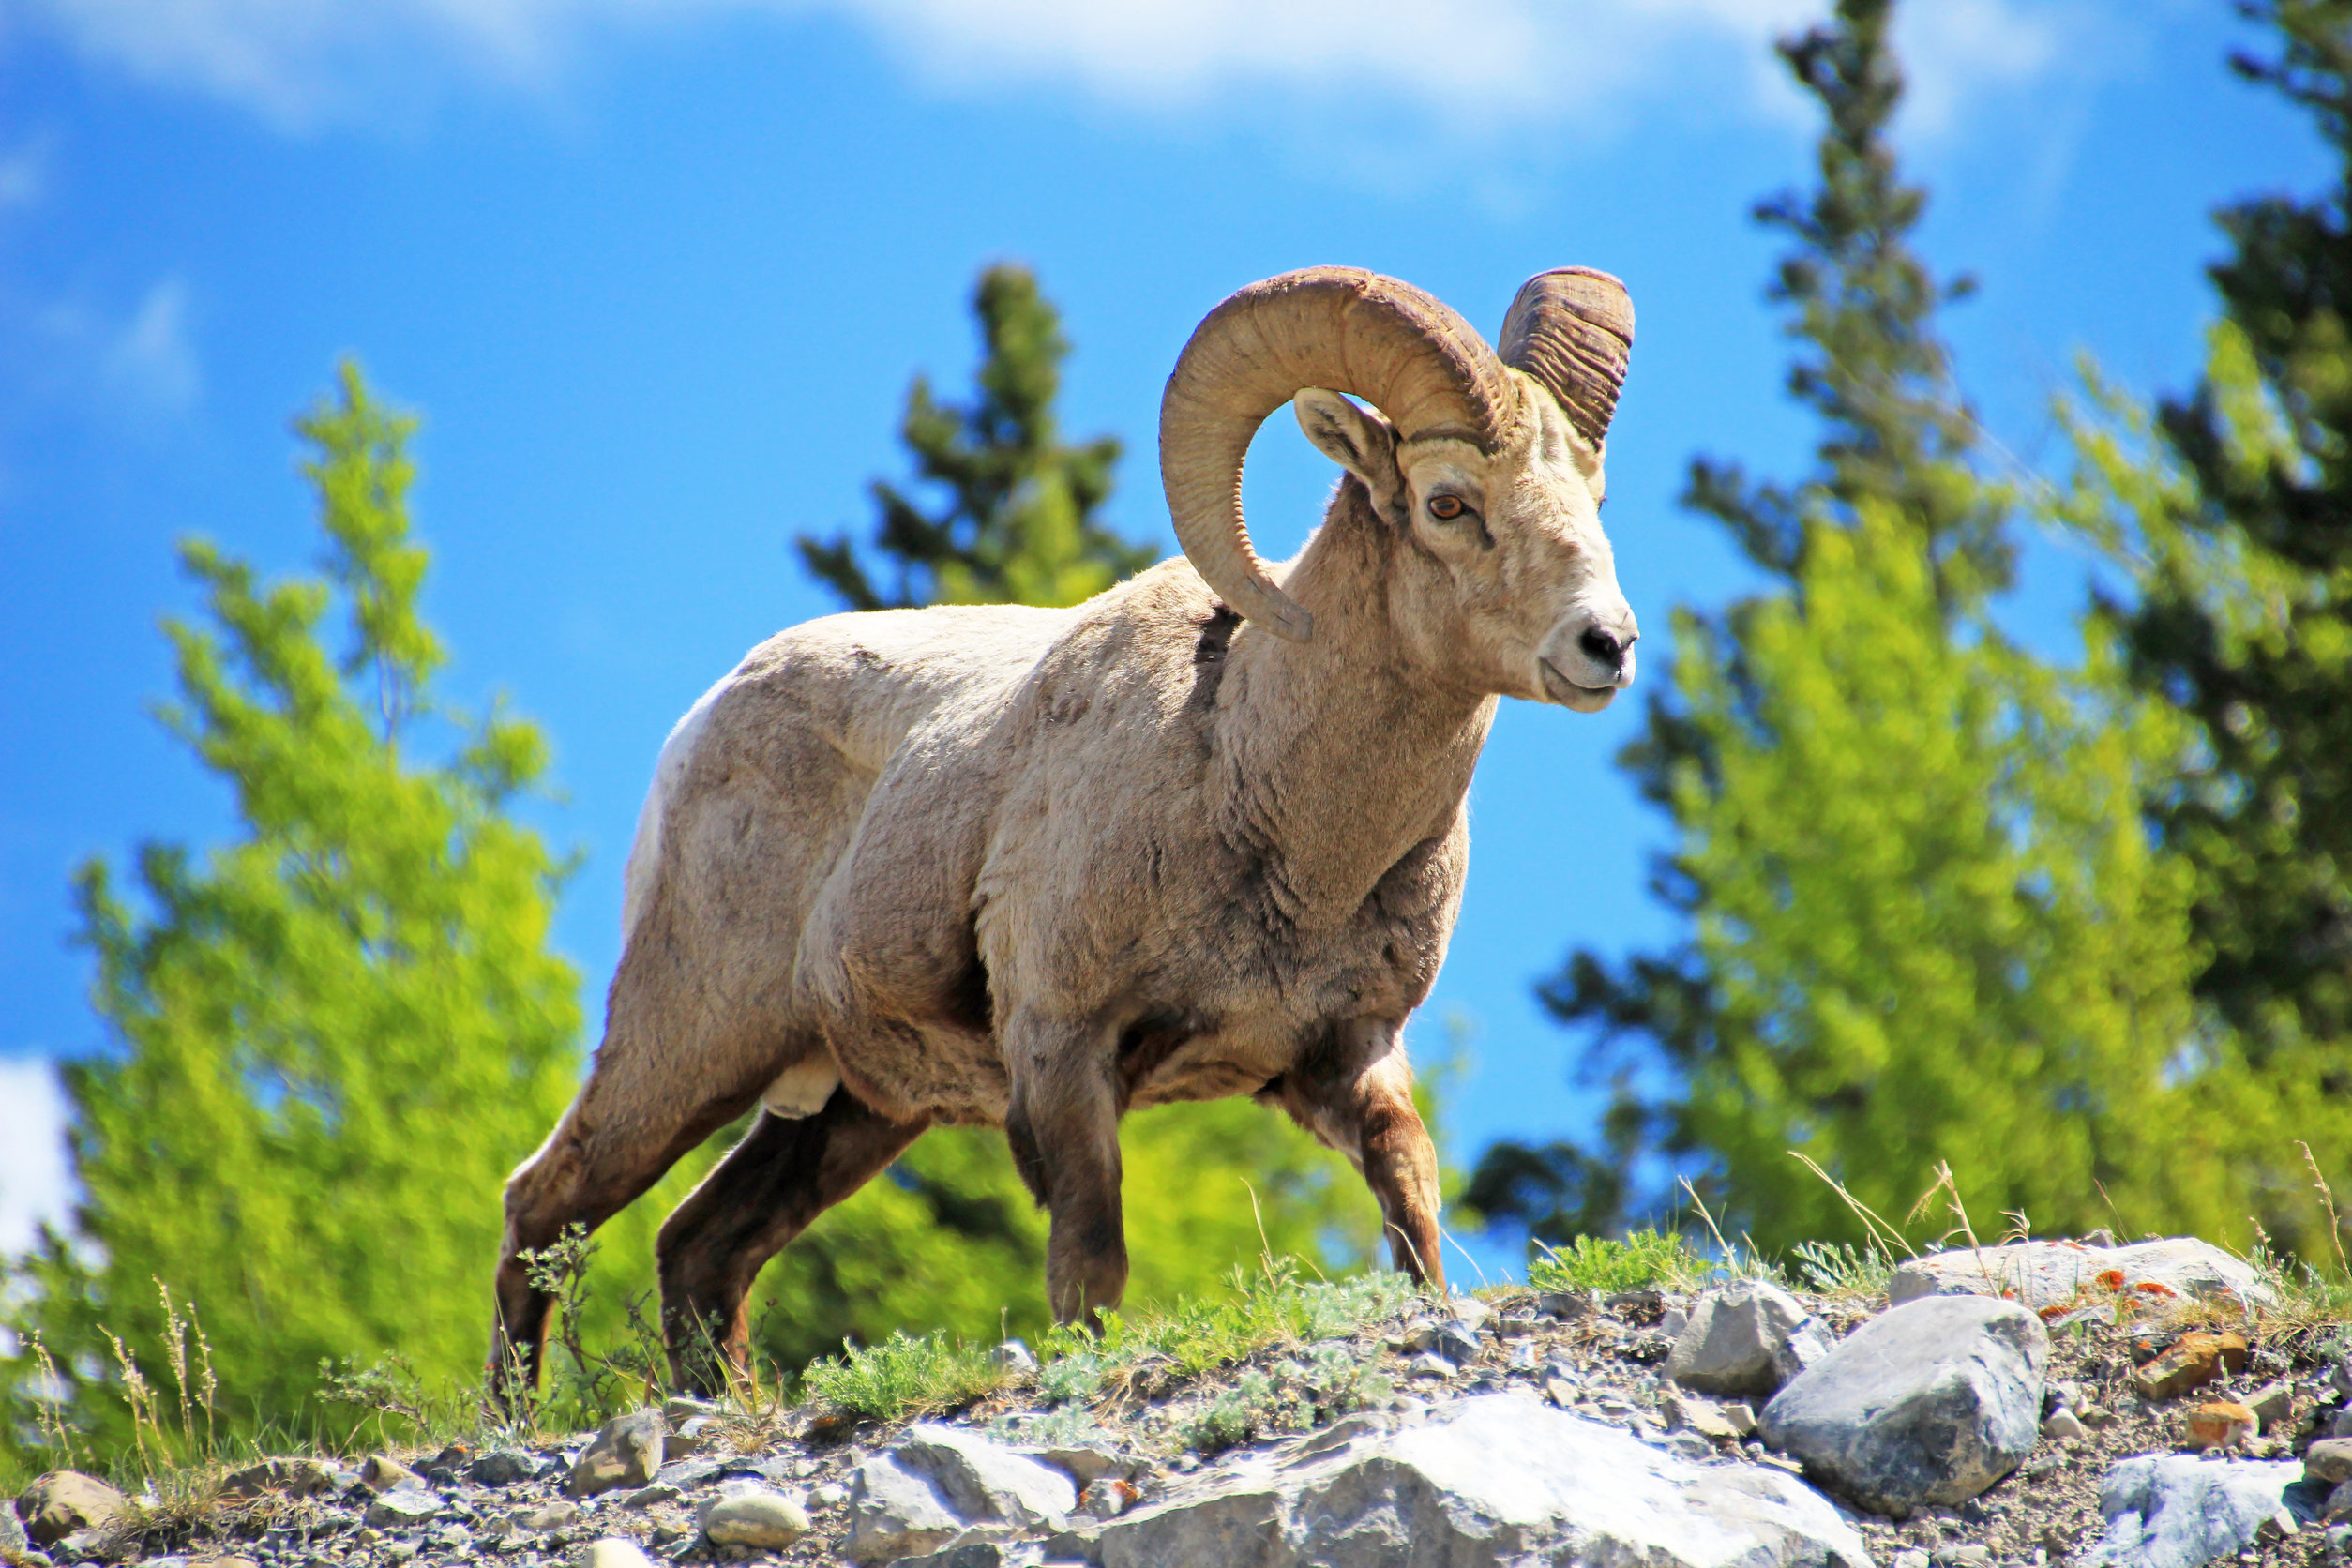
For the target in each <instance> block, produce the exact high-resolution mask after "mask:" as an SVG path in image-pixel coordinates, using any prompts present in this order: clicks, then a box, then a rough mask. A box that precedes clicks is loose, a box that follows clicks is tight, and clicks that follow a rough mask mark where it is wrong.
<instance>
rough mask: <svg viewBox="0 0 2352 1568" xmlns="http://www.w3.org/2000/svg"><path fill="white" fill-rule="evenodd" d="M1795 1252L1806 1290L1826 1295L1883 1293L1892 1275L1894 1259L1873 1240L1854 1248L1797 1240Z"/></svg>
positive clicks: (1875, 1294) (1799, 1273)
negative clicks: (1861, 1246) (1858, 1248)
mask: <svg viewBox="0 0 2352 1568" xmlns="http://www.w3.org/2000/svg"><path fill="white" fill-rule="evenodd" d="M1795 1254H1796V1269H1797V1274H1798V1276H1799V1277H1800V1278H1802V1280H1803V1281H1804V1285H1805V1289H1809V1290H1817V1291H1818V1292H1820V1293H1821V1294H1822V1295H1825V1296H1853V1297H1866V1296H1883V1295H1885V1294H1886V1293H1887V1285H1888V1282H1889V1281H1890V1280H1892V1278H1893V1277H1894V1259H1892V1258H1889V1257H1888V1256H1887V1254H1886V1250H1885V1249H1884V1248H1883V1247H1880V1246H1878V1245H1877V1244H1875V1243H1874V1244H1871V1245H1869V1246H1865V1247H1863V1248H1862V1249H1861V1250H1859V1251H1857V1250H1856V1249H1855V1248H1853V1247H1852V1246H1848V1245H1844V1244H1839V1245H1834V1246H1833V1245H1832V1244H1830V1243H1828V1242H1799V1243H1798V1244H1797V1245H1796V1248H1795Z"/></svg>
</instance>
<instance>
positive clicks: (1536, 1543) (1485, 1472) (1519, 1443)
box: [1100, 1390, 1870, 1568]
mask: <svg viewBox="0 0 2352 1568" xmlns="http://www.w3.org/2000/svg"><path fill="white" fill-rule="evenodd" d="M1100 1546H1101V1560H1102V1562H1103V1564H1104V1565H1105V1568H1147V1565H1148V1568H1162V1565H1165V1564H1173V1563H1184V1564H1191V1563H1203V1564H1207V1563H1218V1564H1228V1563H1230V1564H1240V1563H1248V1564H1256V1565H1267V1568H1272V1565H1276V1564H1279V1565H1283V1568H1291V1565H1296V1564H1304V1563H1319V1564H1349V1565H1355V1564H1365V1565H1369V1564H1381V1565H1396V1568H1422V1565H1436V1564H1440V1563H1442V1564H1444V1565H1446V1568H1499V1565H1501V1564H1518V1563H1534V1562H1546V1561H1557V1562H1568V1561H1576V1562H1594V1563H1599V1562H1629V1563H1630V1562H1639V1563H1642V1564H1643V1565H1644V1568H1700V1565H1702V1564H1703V1565H1706V1568H1733V1565H1735V1564H1737V1565H1744V1564H1751V1563H1753V1564H1757V1565H1762V1564H1772V1565H1774V1568H1865V1565H1866V1564H1867V1563H1868V1562H1869V1560H1870V1559H1869V1557H1868V1555H1867V1554H1866V1553H1865V1551H1864V1549H1863V1546H1862V1539H1861V1537H1860V1536H1859V1535H1857V1534H1856V1533H1855V1532H1854V1530H1852V1528H1851V1527H1849V1526H1848V1525H1847V1524H1846V1523H1844V1522H1843V1521H1842V1520H1840V1519H1839V1518H1838V1516H1837V1512H1836V1510H1835V1509H1834V1508H1833V1507H1832V1505H1831V1504H1830V1503H1829V1501H1828V1500H1826V1499H1824V1498H1822V1497H1820V1496H1818V1495H1817V1494H1816V1493H1814V1492H1812V1491H1810V1490H1808V1489H1807V1488H1806V1487H1805V1486H1804V1485H1802V1483H1800V1482H1798V1481H1797V1480H1795V1479H1794V1478H1793V1477H1790V1476H1787V1475H1784V1474H1781V1473H1779V1472H1778V1471H1774V1470H1767V1469H1765V1468H1764V1467H1761V1466H1748V1465H1723V1464H1705V1465H1701V1464H1694V1463H1692V1462H1691V1461H1689V1460H1687V1459H1682V1458H1679V1457H1677V1456H1675V1455H1671V1454H1667V1453H1664V1452H1661V1451H1660V1450H1657V1449H1654V1448H1651V1447H1647V1446H1645V1445H1644V1444H1642V1443H1639V1442H1636V1440H1634V1439H1632V1438H1631V1437H1628V1436H1627V1435H1626V1434H1624V1433H1622V1432H1620V1431H1616V1430H1613V1429H1611V1428H1609V1427H1607V1426H1604V1425H1600V1424H1599V1423H1597V1422H1592V1421H1589V1420H1585V1419H1583V1418H1581V1417H1578V1416H1574V1415H1569V1414H1566V1413H1564V1412H1562V1411H1560V1410H1552V1409H1549V1408H1548V1407H1546V1406H1545V1405H1544V1404H1543V1403H1542V1402H1540V1401H1538V1400H1537V1399H1535V1398H1533V1397H1532V1396H1530V1395H1528V1394H1525V1393H1523V1392H1519V1391H1515V1390H1514V1391H1509V1392H1504V1393H1499V1394H1489V1395H1475V1396H1472V1397H1470V1398H1466V1399H1460V1400H1455V1401H1450V1402H1448V1403H1445V1404H1441V1405H1440V1406H1438V1407H1437V1408H1436V1409H1434V1410H1431V1411H1430V1412H1429V1413H1428V1415H1427V1416H1426V1418H1425V1419H1424V1420H1422V1421H1420V1422H1417V1423H1410V1424H1407V1423H1403V1422H1400V1421H1398V1420H1397V1419H1395V1418H1394V1417H1388V1416H1356V1417H1352V1418H1350V1419H1349V1421H1348V1422H1346V1423H1343V1424H1342V1425H1340V1426H1338V1427H1334V1428H1333V1429H1331V1430H1329V1431H1326V1432H1321V1433H1318V1434H1315V1435H1314V1436H1311V1437H1307V1438H1304V1439H1301V1440H1296V1441H1294V1442H1291V1443H1289V1444H1286V1445H1284V1446H1282V1447H1280V1448H1277V1449H1274V1450H1272V1451H1270V1452H1266V1453H1259V1454H1252V1455H1245V1456H1244V1457H1242V1458H1240V1459H1238V1460H1235V1461H1230V1462H1229V1463H1226V1464H1222V1465H1218V1466H1215V1467H1214V1468H1211V1469H1207V1470H1201V1471H1199V1473H1197V1474H1195V1475H1192V1476H1188V1477H1185V1478H1184V1479H1183V1480H1181V1481H1177V1482H1174V1483H1172V1484H1171V1485H1170V1486H1169V1488H1168V1495H1167V1497H1166V1498H1165V1499H1164V1500H1158V1501H1154V1502H1151V1503H1147V1504H1145V1505H1143V1506H1141V1507H1139V1508H1137V1509H1136V1510H1134V1511H1133V1512H1132V1513H1129V1514H1128V1515H1126V1516H1125V1517H1123V1518H1121V1519H1118V1520H1115V1521H1113V1522H1111V1523H1109V1524H1108V1525H1106V1526H1104V1528H1103V1531H1102V1535H1101V1538H1100Z"/></svg>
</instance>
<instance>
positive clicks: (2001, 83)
mask: <svg viewBox="0 0 2352 1568" xmlns="http://www.w3.org/2000/svg"><path fill="white" fill-rule="evenodd" d="M2087 3H2088V0H1932V3H1919V4H1914V5H1912V6H1909V7H1907V8H1905V11H1904V12H1903V13H1902V21H1901V22H1900V23H1899V27H1900V32H1901V35H1902V37H1903V40H1904V41H1905V42H1906V43H1907V45H1908V46H1909V47H1908V49H1907V53H1908V55H1909V58H1910V60H1911V68H1912V73H1913V76H1914V79H1915V82H1916V86H1917V93H1916V103H1917V106H1918V110H1919V113H1917V115H1916V116H1915V119H1916V120H1917V122H1918V123H1919V124H1921V125H1922V126H1925V127H1930V128H1934V127H1940V126H1943V125H1947V124H1949V123H1951V121H1952V118H1953V116H1954V115H1955V114H1956V113H1958V111H1959V108H1960V106H1961V105H1962V104H1964V103H1965V102H1966V101H1967V100H1968V98H1971V97H1972V96H1974V95H1975V94H1977V93H1978V92H1979V91H1981V90H1983V89H1984V88H1987V87H1992V88H1999V87H2006V86H2013V85H2015V84H2017V83H2021V82H2024V81H2027V80H2029V79H2031V78H2032V77H2034V76H2035V75H2036V74H2038V73H2040V72H2042V71H2043V70H2045V69H2047V68H2049V67H2050V65H2051V64H2052V62H2053V61H2054V60H2056V59H2057V58H2058V55H2059V53H2060V49H2059V45H2060V39H2061V37H2062V35H2063V34H2064V33H2065V32H2066V31H2068V30H2069V29H2070V28H2071V27H2072V26H2073V24H2074V23H2076V22H2078V21H2079V20H2080V18H2081V16H2082V15H2083V14H2084V12H2083V9H2082V8H2083V6H2084V5H2086V4H2087ZM23 4H25V5H26V6H27V7H28V13H27V14H29V15H32V16H35V17H38V18H39V19H41V21H42V22H43V23H45V24H46V25H47V26H48V27H49V28H51V29H52V30H53V31H55V32H57V33H60V34H62V35H63V36H64V37H66V38H68V39H69V40H70V41H71V42H72V43H73V44H75V45H76V46H78V47H79V49H80V50H81V51H82V52H83V53H84V54H86V55H87V56H89V57H91V58H93V59H95V60H99V61H103V62H105V63H107V64H109V65H111V66H113V67H116V68H122V69H125V70H128V72H130V73H131V74H133V75H135V76H138V77H141V78H143V79H145V80H148V81H151V82H155V83H163V84H168V85H172V86H175V87H180V88H188V89H194V90H196V91H199V92H203V93H206V94H209V95H212V96H214V97H217V98H222V99H225V100H228V101H230V102H234V103H236V104H239V105H241V106H243V107H245V108H248V109H249V110H251V111H253V112H255V113H260V114H261V115H263V116H264V117H265V118H266V119H268V120H269V121H271V122H272V123H275V124H277V125H279V126H280V127H283V128H307V127H311V126H315V125H318V124H321V123H324V122H335V121H349V120H354V119H362V120H364V119H367V118H369V117H374V116H380V115H382V114H383V113H386V112H387V111H388V112H393V113H398V112H399V111H400V109H403V108H406V107H409V106H410V105H411V104H413V102H414V101H415V99H416V98H418V96H419V95H420V94H430V92H431V91H432V90H434V89H435V87H436V86H446V85H449V84H453V83H460V82H467V81H471V82H473V83H490V84H493V85H497V86H500V87H505V88H520V89H523V90H526V91H545V90H548V89H550V88H553V87H555V86H558V85H560V83H562V81H563V80H564V77H565V71H566V68H568V67H569V66H570V65H571V64H572V63H573V62H574V61H575V60H577V59H578V58H579V57H580V54H581V53H582V52H583V51H584V50H586V49H588V48H589V47H591V46H592V45H593V44H594V43H595V42H596V40H598V39H599V38H611V37H612V36H613V35H615V34H619V33H626V32H631V31H641V30H645V29H652V28H673V27H678V26H683V25H690V24H693V23H698V22H701V21H704V20H708V19H711V18H714V17H718V16H722V15H727V14H734V13H743V12H765V13H768V14H771V15H774V16H777V17H780V18H785V19H791V18H797V17H809V16H815V15H829V16H835V17H839V18H842V19H844V20H847V21H849V22H851V23H855V24H861V25H863V26H865V27H867V29H869V30H871V31H872V32H874V33H875V34H877V35H879V36H880V37H881V38H882V39H884V40H885V42H886V43H887V45H888V46H889V47H890V48H891V49H893V50H894V51H895V52H896V53H898V54H899V55H900V56H901V57H902V58H904V59H905V60H906V61H907V62H909V63H910V64H911V65H912V67H913V68H916V69H917V70H918V71H920V72H922V73H923V74H924V75H926V76H927V77H928V78H931V79H933V80H935V81H941V82H944V83H952V84H954V85H956V86H957V87H959V88H973V87H977V88H981V89H984V90H985V89H988V88H991V87H998V86H1003V85H1045V86H1048V87H1054V88H1062V89H1069V90H1075V91H1076V92H1078V93H1079V94H1081V95H1083V96H1085V97H1087V98H1093V99H1095V100H1097V101H1102V102H1107V103H1109V104H1112V105H1117V106H1131V107H1140V108H1152V109H1159V110H1166V109H1170V108H1183V107H1185V106H1190V105H1198V104H1202V103H1207V102H1211V101H1213V100H1218V101H1222V100H1230V101H1241V100H1243V99H1244V98H1249V99H1253V100H1254V99H1256V98H1259V97H1260V96H1262V95H1265V94H1267V93H1269V92H1271V93H1272V94H1274V95H1275V96H1276V97H1278V98H1281V97H1297V98H1306V99H1308V100H1321V99H1329V98H1334V97H1337V96H1341V95H1344V96H1346V97H1348V98H1354V99H1358V100H1362V99H1364V98H1370V99H1373V100H1377V102H1378V103H1379V104H1380V106H1382V107H1387V108H1392V109H1393V108H1396V107H1403V108H1406V109H1408V110H1410V111H1411V112H1413V113H1415V114H1416V116H1417V117H1418V118H1419V119H1420V120H1422V121H1423V122H1425V124H1431V125H1436V126H1438V127H1440V128H1460V129H1463V130H1466V131H1469V132H1471V133H1482V132H1493V131H1497V130H1501V129H1506V128H1518V127H1527V126H1545V125H1557V124H1562V123H1591V122H1593V121H1594V120H1596V119H1601V118H1615V117H1619V116H1621V115H1622V114H1623V113H1626V112H1627V111H1628V110H1636V109H1641V108H1646V107H1650V106H1651V105H1663V106H1666V107H1667V108H1668V109H1669V111H1670V112H1682V113H1721V112H1723V111H1724V109H1725V108H1726V105H1724V104H1722V103H1720V102H1718V101H1716V100H1717V98H1719V97H1720V95H1719V94H1718V93H1717V92H1715V91H1714V90H1713V89H1712V87H1711V85H1709V86H1702V85H1701V83H1712V81H1713V80H1714V79H1715V78H1717V77H1719V76H1723V75H1725V74H1726V70H1725V68H1726V67H1727V68H1728V80H1729V81H1731V82H1732V83H1735V84H1736V83H1741V82H1744V83H1747V85H1746V88H1745V89H1744V93H1743V94H1742V95H1735V96H1743V97H1744V99H1745V101H1744V103H1734V104H1732V105H1729V106H1728V107H1730V108H1731V109H1732V110H1733V112H1743V113H1756V112H1757V111H1759V110H1761V111H1763V112H1765V113H1771V114H1774V115H1775V117H1776V116H1777V114H1778V113H1780V112H1781V111H1782V110H1784V109H1785V107H1786V102H1787V94H1786V89H1785V86H1784V85H1783V83H1781V82H1780V81H1779V77H1778V72H1777V70H1776V68H1774V67H1773V65H1772V62H1771V60H1770V57H1769V54H1768V53H1767V51H1766V49H1765V45H1766V44H1767V42H1768V41H1769V40H1770V39H1771V38H1772V37H1773V36H1775V35H1776V34H1779V33H1783V32H1786V31H1788V30H1790V29H1792V28H1795V27H1799V26H1802V25H1804V24H1806V23H1809V22H1812V21H1814V20H1816V19H1817V18H1818V17H1819V16H1821V15H1822V14H1823V12H1824V11H1825V10H1826V5H1825V4H1823V3H1822V0H368V3H364V4H355V3H354V0H23Z"/></svg>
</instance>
